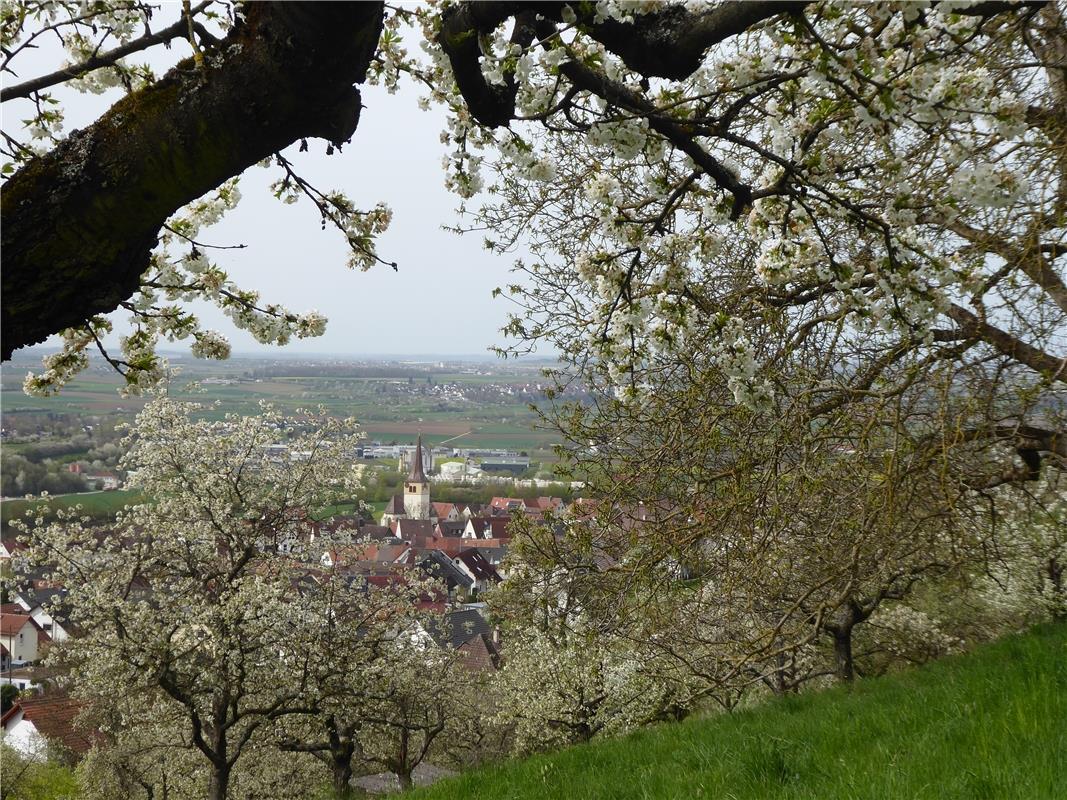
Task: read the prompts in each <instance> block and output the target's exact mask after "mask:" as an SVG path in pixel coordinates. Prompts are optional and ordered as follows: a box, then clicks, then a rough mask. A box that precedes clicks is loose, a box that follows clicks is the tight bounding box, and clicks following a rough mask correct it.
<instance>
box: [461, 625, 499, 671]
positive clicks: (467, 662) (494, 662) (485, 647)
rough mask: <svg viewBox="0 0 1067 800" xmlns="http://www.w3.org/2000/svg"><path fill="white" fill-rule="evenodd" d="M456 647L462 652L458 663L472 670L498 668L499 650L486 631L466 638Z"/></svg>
mask: <svg viewBox="0 0 1067 800" xmlns="http://www.w3.org/2000/svg"><path fill="white" fill-rule="evenodd" d="M457 649H458V650H459V652H460V653H461V654H462V660H461V662H460V663H462V664H463V666H465V667H466V668H467V669H469V670H471V671H473V672H482V671H484V670H487V669H499V668H500V653H499V650H498V648H497V646H496V645H495V644H494V643H493V637H492V636H490V635H489V634H488V633H482V634H479V635H478V636H475V637H474V638H472V639H468V640H467V641H466V642H464V643H463V644H461V645H460V646H459V647H458V648H457Z"/></svg>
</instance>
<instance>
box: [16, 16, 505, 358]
mask: <svg viewBox="0 0 1067 800" xmlns="http://www.w3.org/2000/svg"><path fill="white" fill-rule="evenodd" d="M157 24H159V25H160V26H161V27H162V26H163V25H166V24H169V22H165V21H159V22H158V23H157ZM417 48H418V43H417V40H415V38H414V37H413V36H412V37H410V40H409V50H411V51H413V52H414V51H416V50H417ZM188 49H189V48H188V45H187V44H186V43H185V42H184V41H180V40H179V41H178V42H176V43H175V44H174V48H173V49H172V51H171V52H170V53H169V54H168V53H167V52H166V51H163V50H162V49H161V48H157V49H156V50H157V51H159V55H157V56H154V57H151V58H149V59H148V60H150V61H152V62H153V65H154V66H159V67H160V69H159V70H158V72H159V73H162V72H163V65H164V64H168V63H173V61H174V60H176V59H177V58H180V57H185V56H186V55H188ZM61 57H62V53H61V51H60V50H59V49H58V48H56V49H55V50H54V51H52V52H48V51H46V50H42V51H41V52H39V53H35V54H33V55H32V58H33V67H34V69H28V67H30V66H31V63H30V59H29V58H27V59H26V61H25V62H24V63H23V64H22V65H21V69H20V70H19V72H20V74H19V79H20V80H22V79H26V78H29V77H31V76H33V75H36V74H40V73H42V72H50V71H52V70H54V69H56V68H57V67H58V66H59V59H60V58H61ZM6 80H10V78H7V77H5V81H6ZM360 88H361V91H362V92H363V103H364V106H365V108H364V110H363V114H362V117H361V119H360V123H359V128H358V130H357V131H356V134H355V136H354V137H353V139H352V142H351V143H350V144H349V145H347V146H346V147H345V148H344V151H343V152H341V153H335V154H334V155H332V156H326V155H325V148H326V143H325V142H323V141H320V140H310V149H309V152H307V153H297V152H296V148H295V147H294V148H290V149H289V150H288V151H287V156H288V157H289V158H290V160H292V161H293V162H294V163H295V165H296V166H297V167H298V169H299V171H300V173H301V174H302V175H303V176H304V177H305V178H307V179H309V180H311V182H312V183H313V184H315V185H316V186H317V187H318V188H320V189H323V190H328V189H331V188H337V189H340V190H343V191H344V192H346V193H347V194H348V196H349V197H350V198H352V200H353V201H354V202H355V203H356V204H357V205H358V206H360V207H363V208H370V207H372V206H373V205H374V204H375V203H377V202H380V201H381V202H385V203H386V204H388V205H389V206H390V207H391V208H392V210H393V222H392V225H391V227H390V229H389V230H388V231H387V232H386V233H385V234H384V235H383V236H382V237H381V239H380V243H379V253H380V254H381V255H382V257H383V258H385V259H386V260H389V261H396V262H397V263H398V264H399V271H398V272H393V270H392V269H390V268H389V267H383V266H378V267H375V268H373V269H372V270H370V271H369V272H352V271H349V270H348V269H347V268H346V267H345V262H346V252H345V247H346V246H345V244H344V242H343V239H342V237H341V235H340V233H338V232H337V231H336V230H333V229H327V230H325V231H322V230H320V226H319V219H318V213H317V211H316V210H315V208H314V206H312V205H311V203H310V202H307V201H301V202H298V203H297V204H296V205H290V206H287V205H283V204H282V203H280V202H279V201H278V200H275V199H274V198H273V196H271V194H270V192H269V191H268V189H267V187H268V185H269V184H270V183H271V182H272V181H273V180H275V179H276V178H277V177H278V171H277V169H276V168H273V169H262V168H258V167H253V168H252V169H250V170H249V171H248V172H246V173H245V175H244V176H243V177H242V179H241V193H242V195H243V198H244V199H243V200H242V202H241V204H240V206H239V207H238V208H237V209H236V210H235V211H233V212H231V213H230V214H229V215H227V217H226V218H225V219H223V221H222V222H221V223H219V224H218V225H217V226H215V227H213V228H210V229H207V230H205V231H203V232H201V234H200V236H199V238H200V239H201V240H202V241H205V242H208V243H211V244H237V243H243V244H247V245H248V247H247V248H246V249H244V250H231V251H224V252H223V251H214V254H213V255H214V258H215V259H216V260H217V262H218V263H219V264H220V266H222V267H223V268H224V269H225V270H226V271H227V272H229V274H230V276H231V277H232V278H233V279H234V280H235V281H236V282H237V284H238V285H239V286H241V287H242V288H250V289H257V290H259V291H261V292H262V293H263V299H264V300H265V301H267V302H280V303H283V304H284V305H286V306H288V307H290V308H291V309H293V310H294V311H298V312H301V311H306V310H309V309H317V310H319V311H321V312H322V313H324V314H325V315H326V316H327V317H328V318H329V325H328V327H327V331H326V334H325V335H324V336H322V337H319V338H316V339H306V340H303V341H294V342H293V343H292V344H290V345H288V346H287V347H286V348H285V351H286V352H287V353H301V352H303V353H338V354H414V353H435V354H453V355H458V354H484V353H485V352H486V348H487V347H488V346H490V345H494V344H501V343H502V342H503V336H502V334H501V333H500V328H501V327H502V326H503V325H504V323H505V321H506V315H507V310H508V305H509V303H508V301H507V300H506V299H503V298H501V299H497V300H493V299H492V298H491V297H490V293H491V292H492V290H493V288H494V287H496V286H499V285H501V284H503V283H505V282H506V281H507V279H508V269H509V267H510V264H511V261H512V259H511V258H509V257H501V256H495V255H492V254H490V253H488V252H486V251H485V250H484V249H483V248H482V237H481V236H479V235H477V234H469V235H466V236H458V235H456V234H453V233H448V232H446V231H444V230H442V225H443V224H449V223H451V224H455V223H456V221H457V215H456V213H455V211H454V209H455V207H456V205H457V203H456V200H457V198H455V197H454V196H453V195H451V194H449V193H448V192H447V191H446V190H445V188H444V173H443V170H442V168H441V159H442V156H443V155H444V147H443V146H442V145H441V143H440V140H439V134H440V131H441V128H442V123H443V120H444V113H443V111H442V110H441V109H438V108H433V109H431V110H430V111H428V112H427V111H420V110H419V109H418V107H417V105H416V100H417V98H418V96H419V92H418V90H417V89H416V88H415V87H414V86H413V85H412V84H411V83H410V82H406V83H405V84H404V85H403V86H402V88H401V90H400V91H398V92H397V93H396V94H395V95H390V94H389V93H388V92H386V91H384V90H382V89H379V88H378V87H373V86H370V87H360ZM56 94H57V96H58V97H60V99H61V100H62V101H63V104H64V108H65V112H66V116H67V124H66V126H65V130H66V131H68V132H69V131H70V130H72V129H74V128H78V127H84V126H86V125H88V124H90V123H91V122H92V121H93V120H94V119H96V118H97V117H98V116H99V115H100V113H102V111H103V110H104V109H106V108H107V107H108V106H109V105H110V104H111V103H113V102H114V101H115V100H116V99H118V97H119V96H120V94H119V93H118V90H113V91H112V92H109V93H108V94H106V95H100V96H95V95H82V94H78V93H76V92H73V91H70V90H61V91H59V92H56ZM23 111H25V109H24V108H19V107H18V103H17V102H13V103H7V104H5V106H4V114H5V117H7V123H6V125H5V128H10V127H14V126H12V125H11V120H12V118H15V117H16V115H18V118H25V116H27V115H26V114H24V113H22V112H23ZM195 308H196V310H197V312H198V313H200V314H201V317H202V319H203V320H204V323H205V326H206V327H209V328H214V329H216V330H219V331H220V332H222V333H223V334H225V335H226V336H228V337H229V338H230V341H231V343H232V344H233V349H234V352H268V351H276V350H277V348H271V347H267V346H264V345H260V344H258V343H257V342H256V341H255V340H254V339H253V338H252V337H251V336H249V335H248V334H247V333H245V332H243V331H239V330H237V329H235V328H234V327H233V326H232V325H231V324H230V323H229V321H228V320H227V319H226V318H225V317H224V316H223V315H222V314H221V313H220V312H218V311H217V310H216V309H214V307H212V306H210V305H208V304H203V305H198V306H195ZM122 318H123V315H115V316H114V319H115V320H116V328H118V327H119V320H120V319H122ZM122 327H123V328H127V327H128V326H125V325H123V326H122ZM164 347H166V348H168V349H170V348H172V347H174V346H173V345H170V344H164Z"/></svg>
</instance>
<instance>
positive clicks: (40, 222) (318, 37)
mask: <svg viewBox="0 0 1067 800" xmlns="http://www.w3.org/2000/svg"><path fill="white" fill-rule="evenodd" d="M245 10H246V14H247V19H246V20H245V22H243V23H241V24H239V25H238V26H236V27H235V28H234V29H233V30H232V31H231V32H230V34H229V35H228V36H227V37H226V39H225V40H224V41H223V42H222V43H221V45H220V46H219V47H218V48H217V50H216V51H213V52H209V53H208V54H207V57H206V58H205V60H204V64H203V66H202V67H197V66H196V65H195V64H194V63H193V61H192V60H191V59H189V60H186V61H183V62H182V63H180V64H178V65H177V66H176V67H175V68H174V69H172V70H171V71H170V72H168V73H167V74H166V75H165V76H164V77H163V78H162V79H161V80H160V81H158V82H157V83H155V84H153V85H152V86H149V87H148V88H146V89H143V90H141V91H139V92H135V93H133V94H130V95H128V96H126V97H125V98H123V99H122V100H120V101H119V102H118V103H116V104H115V105H114V106H112V107H111V109H110V110H109V111H108V112H107V113H106V114H104V116H102V117H101V118H100V119H99V120H97V121H96V122H95V123H94V124H93V125H91V126H90V127H88V128H86V129H85V130H82V131H75V132H73V133H72V134H71V135H70V137H69V138H68V139H67V140H66V141H64V142H63V143H61V144H60V145H59V146H58V147H56V148H55V149H54V150H53V151H52V152H50V153H48V154H47V155H45V156H43V157H42V158H39V159H36V160H34V161H32V162H31V163H29V164H27V165H26V166H24V167H23V168H22V169H21V170H19V171H18V172H17V173H16V174H15V175H13V176H12V177H11V179H10V180H9V181H8V182H7V183H6V184H5V186H4V191H3V196H2V215H3V220H4V224H3V232H2V247H3V254H4V268H3V278H2V289H3V322H2V340H3V341H2V351H3V353H2V357H3V358H4V359H7V358H9V357H10V356H11V353H12V351H13V350H15V349H16V348H19V347H22V346H24V345H29V344H34V343H36V342H40V341H42V340H43V339H44V338H45V337H47V336H48V335H50V334H53V333H56V332H57V331H59V330H62V329H63V328H67V327H70V326H73V325H77V324H79V323H81V322H82V321H84V320H85V319H87V318H88V317H90V316H92V315H93V314H98V313H106V312H109V311H112V310H114V309H115V308H116V307H117V306H118V304H119V303H120V302H121V301H123V300H125V299H126V298H128V297H129V296H130V295H131V294H133V292H134V291H135V290H136V289H137V287H138V285H139V277H140V275H141V274H142V273H143V272H144V271H145V270H146V269H147V268H148V265H149V253H150V251H151V250H152V248H153V247H154V246H155V244H156V237H157V234H158V232H159V230H160V228H161V227H162V225H163V223H164V222H165V221H166V219H167V218H168V217H169V216H170V215H171V214H173V213H174V212H175V211H177V210H178V209H179V208H181V207H182V206H184V205H185V204H186V203H189V202H190V201H192V200H195V199H196V198H197V197H200V196H201V195H203V194H204V193H205V192H208V191H210V190H211V189H213V188H215V187H217V186H219V185H220V184H221V183H222V182H223V181H225V180H227V179H228V178H231V177H233V176H235V175H238V174H240V173H241V172H242V171H244V170H245V169H246V168H247V167H249V166H251V165H252V164H255V163H256V162H258V161H261V160H262V159H264V158H266V157H268V156H269V155H270V154H271V153H274V152H276V151H277V150H280V149H282V148H284V147H286V146H288V145H289V144H291V143H293V142H295V141H297V140H299V139H301V138H304V137H319V138H324V139H327V140H329V141H332V142H340V141H344V140H347V139H348V138H350V137H351V135H352V133H353V132H354V131H355V128H356V124H357V122H358V120H359V111H360V95H359V92H358V91H357V90H356V89H355V88H354V87H353V84H354V83H357V82H360V81H362V80H363V79H364V78H365V76H366V71H367V67H368V65H369V63H370V59H371V57H372V55H373V53H374V50H375V46H376V45H377V42H378V38H379V36H380V34H381V30H382V21H383V5H382V3H379V2H370V3H330V2H316V3H249V4H248V5H247V6H246V7H245Z"/></svg>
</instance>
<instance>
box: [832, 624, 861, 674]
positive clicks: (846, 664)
mask: <svg viewBox="0 0 1067 800" xmlns="http://www.w3.org/2000/svg"><path fill="white" fill-rule="evenodd" d="M833 635H834V662H835V673H836V674H837V678H838V680H841V681H845V682H846V683H847V682H851V681H852V680H853V679H854V678H855V677H856V672H855V667H854V666H853V663H852V626H851V625H842V626H841V627H840V628H838V629H837V630H835V631H834V632H833Z"/></svg>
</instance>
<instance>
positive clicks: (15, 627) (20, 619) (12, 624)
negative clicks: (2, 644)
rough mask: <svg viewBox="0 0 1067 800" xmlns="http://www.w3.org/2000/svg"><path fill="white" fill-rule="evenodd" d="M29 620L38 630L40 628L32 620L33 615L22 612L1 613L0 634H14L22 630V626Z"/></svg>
mask: <svg viewBox="0 0 1067 800" xmlns="http://www.w3.org/2000/svg"><path fill="white" fill-rule="evenodd" d="M27 622H29V623H30V624H31V625H33V626H34V627H35V628H37V629H38V630H41V626H40V625H38V624H37V623H36V622H34V621H33V617H31V616H30V615H29V614H27V613H25V612H23V613H22V614H6V613H5V614H3V615H0V636H14V635H15V634H16V633H18V632H19V631H21V630H22V627H23V626H24V625H25V624H26V623H27Z"/></svg>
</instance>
